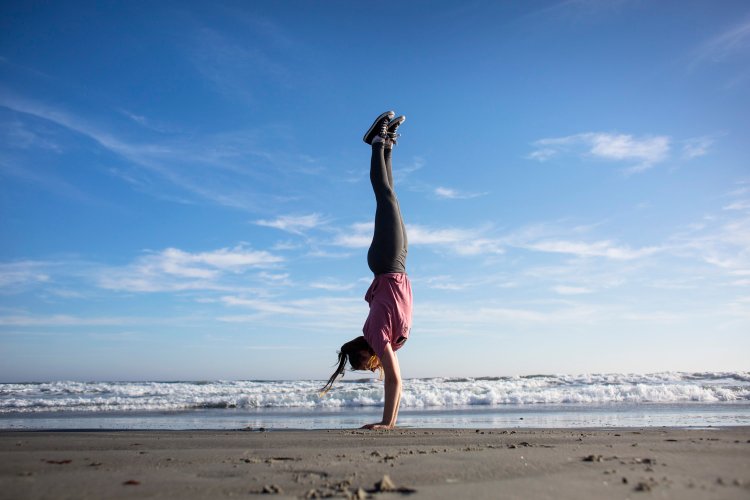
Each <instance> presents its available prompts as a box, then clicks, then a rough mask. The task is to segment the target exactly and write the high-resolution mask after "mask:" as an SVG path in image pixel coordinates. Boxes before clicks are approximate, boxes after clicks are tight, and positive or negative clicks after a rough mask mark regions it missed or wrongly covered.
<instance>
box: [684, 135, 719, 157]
mask: <svg viewBox="0 0 750 500" xmlns="http://www.w3.org/2000/svg"><path fill="white" fill-rule="evenodd" d="M713 143H714V139H713V138H712V137H708V136H705V137H694V138H692V139H687V140H685V141H683V144H682V157H683V158H685V159H686V160H692V159H693V158H698V157H700V156H705V155H706V154H708V149H709V148H710V147H711V146H712V145H713Z"/></svg>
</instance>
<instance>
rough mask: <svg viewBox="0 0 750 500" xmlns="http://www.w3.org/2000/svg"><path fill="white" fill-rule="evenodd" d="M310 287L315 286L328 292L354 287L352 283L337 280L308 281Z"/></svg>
mask: <svg viewBox="0 0 750 500" xmlns="http://www.w3.org/2000/svg"><path fill="white" fill-rule="evenodd" d="M310 288H317V289H320V290H326V291H329V292H343V291H346V290H351V289H352V288H354V283H340V282H338V281H315V282H312V283H310Z"/></svg>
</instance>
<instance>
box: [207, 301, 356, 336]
mask: <svg viewBox="0 0 750 500" xmlns="http://www.w3.org/2000/svg"><path fill="white" fill-rule="evenodd" d="M221 301H222V302H223V303H224V304H225V305H227V306H229V307H236V308H240V309H249V310H250V311H251V313H250V314H233V315H223V316H219V317H217V318H216V319H217V320H218V321H222V322H226V323H257V322H259V321H262V322H263V324H264V325H266V327H269V326H284V327H288V328H295V329H304V330H312V331H315V332H316V333H320V332H321V331H324V332H325V331H346V332H350V333H351V335H352V337H355V336H357V335H358V334H359V335H361V333H359V332H360V331H361V328H362V325H363V324H364V321H365V318H366V317H367V304H366V303H365V301H364V300H362V298H352V297H343V298H342V297H330V296H322V297H309V298H303V299H291V300H290V299H276V300H264V299H258V298H248V297H243V296H224V297H222V298H221Z"/></svg>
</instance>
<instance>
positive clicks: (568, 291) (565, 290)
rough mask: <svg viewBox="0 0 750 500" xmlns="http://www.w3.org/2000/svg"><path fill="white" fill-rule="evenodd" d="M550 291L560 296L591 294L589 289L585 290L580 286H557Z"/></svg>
mask: <svg viewBox="0 0 750 500" xmlns="http://www.w3.org/2000/svg"><path fill="white" fill-rule="evenodd" d="M552 290H554V291H555V292H557V293H559V294H560V295H581V294H585V293H591V292H592V290H591V289H590V288H586V287H582V286H567V285H557V286H554V287H552Z"/></svg>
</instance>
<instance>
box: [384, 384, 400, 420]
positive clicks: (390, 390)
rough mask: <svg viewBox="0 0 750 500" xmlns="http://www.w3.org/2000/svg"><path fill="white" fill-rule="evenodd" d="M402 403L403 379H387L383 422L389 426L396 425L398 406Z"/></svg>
mask: <svg viewBox="0 0 750 500" xmlns="http://www.w3.org/2000/svg"><path fill="white" fill-rule="evenodd" d="M400 404H401V379H400V378H398V379H396V380H386V381H385V405H384V407H383V420H382V422H381V423H382V424H383V425H386V426H388V427H394V426H395V425H396V419H397V418H398V407H399V405H400Z"/></svg>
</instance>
